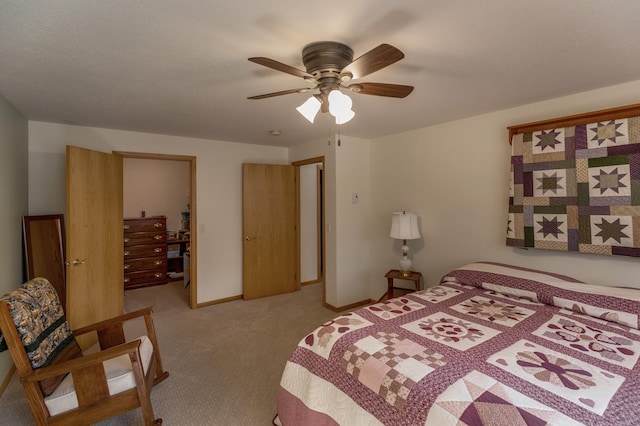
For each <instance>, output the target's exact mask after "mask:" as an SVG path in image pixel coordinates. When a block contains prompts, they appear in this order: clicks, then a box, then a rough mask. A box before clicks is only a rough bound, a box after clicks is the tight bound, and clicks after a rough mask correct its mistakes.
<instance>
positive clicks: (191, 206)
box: [114, 151, 198, 309]
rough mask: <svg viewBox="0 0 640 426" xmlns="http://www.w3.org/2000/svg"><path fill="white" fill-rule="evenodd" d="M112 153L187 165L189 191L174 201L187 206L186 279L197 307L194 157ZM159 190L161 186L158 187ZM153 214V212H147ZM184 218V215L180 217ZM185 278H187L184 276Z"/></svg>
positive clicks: (171, 224)
mask: <svg viewBox="0 0 640 426" xmlns="http://www.w3.org/2000/svg"><path fill="white" fill-rule="evenodd" d="M114 154H118V155H120V156H122V157H123V158H125V159H140V160H161V161H179V162H186V164H187V165H188V186H189V191H188V192H187V193H184V194H182V195H180V196H178V199H176V200H175V202H176V203H179V204H180V205H184V207H185V208H186V207H188V209H186V210H187V211H188V215H189V217H188V220H189V222H190V223H189V228H190V230H191V232H190V241H189V246H190V256H189V257H188V258H189V265H188V271H185V272H188V273H187V274H185V275H187V276H188V280H189V285H188V288H189V307H190V308H191V309H194V308H196V307H197V300H198V297H197V232H196V230H197V229H198V228H197V217H196V212H197V209H196V157H193V156H183V155H165V154H148V153H135V152H121V151H120V152H114ZM158 190H161V188H158ZM148 213H151V214H153V212H148ZM183 216H184V215H183ZM180 219H184V217H182V218H180ZM180 219H177V218H171V220H170V221H169V218H168V228H167V229H168V230H171V229H172V227H174V228H175V227H177V225H176V226H174V225H175V224H176V223H177V222H178V220H180ZM185 279H187V278H186V277H185Z"/></svg>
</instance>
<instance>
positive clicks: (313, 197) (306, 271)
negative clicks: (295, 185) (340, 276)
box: [292, 157, 326, 303]
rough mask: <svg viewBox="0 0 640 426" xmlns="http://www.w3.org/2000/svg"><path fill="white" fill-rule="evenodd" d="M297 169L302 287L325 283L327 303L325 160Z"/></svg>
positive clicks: (313, 160) (299, 165) (302, 164)
mask: <svg viewBox="0 0 640 426" xmlns="http://www.w3.org/2000/svg"><path fill="white" fill-rule="evenodd" d="M292 165H293V166H295V167H297V168H298V173H297V175H298V176H299V188H300V194H299V200H300V201H299V202H300V209H299V211H300V217H299V224H300V269H301V271H300V280H301V285H303V286H304V285H309V284H315V283H318V282H321V283H322V288H323V291H322V294H323V303H326V293H325V288H324V277H325V236H324V217H325V213H324V157H315V158H309V159H306V160H301V161H295V162H293V163H292Z"/></svg>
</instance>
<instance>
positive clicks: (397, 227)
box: [389, 212, 421, 240]
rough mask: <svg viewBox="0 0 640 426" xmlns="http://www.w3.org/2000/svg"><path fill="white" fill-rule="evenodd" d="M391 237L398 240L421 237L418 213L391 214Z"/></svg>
mask: <svg viewBox="0 0 640 426" xmlns="http://www.w3.org/2000/svg"><path fill="white" fill-rule="evenodd" d="M389 236H390V237H391V238H395V239H396V240H415V239H418V238H421V235H420V230H419V229H418V215H417V214H415V213H405V212H396V213H392V214H391V232H390V233H389Z"/></svg>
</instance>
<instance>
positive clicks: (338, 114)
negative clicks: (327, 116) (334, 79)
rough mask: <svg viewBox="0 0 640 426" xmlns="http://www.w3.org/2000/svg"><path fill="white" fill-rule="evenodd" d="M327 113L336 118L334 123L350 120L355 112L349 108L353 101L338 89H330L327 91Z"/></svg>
mask: <svg viewBox="0 0 640 426" xmlns="http://www.w3.org/2000/svg"><path fill="white" fill-rule="evenodd" d="M328 99H329V113H331V115H333V116H334V117H335V118H336V124H344V123H346V122H348V121H349V120H351V119H352V118H353V117H354V116H355V115H356V114H355V112H353V111H352V110H351V106H352V105H353V101H352V100H351V98H350V97H349V96H347V95H345V94H344V93H342V92H341V91H339V90H332V91H331V92H330V93H329V97H328Z"/></svg>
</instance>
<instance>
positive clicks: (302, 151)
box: [289, 136, 371, 307]
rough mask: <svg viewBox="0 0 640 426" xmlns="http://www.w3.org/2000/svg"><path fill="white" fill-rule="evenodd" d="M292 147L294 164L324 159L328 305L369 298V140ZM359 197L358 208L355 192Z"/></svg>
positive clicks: (322, 141) (332, 140)
mask: <svg viewBox="0 0 640 426" xmlns="http://www.w3.org/2000/svg"><path fill="white" fill-rule="evenodd" d="M339 139H340V143H338V142H337V140H338V138H335V137H331V138H329V140H318V141H314V142H311V143H307V144H303V145H300V146H296V147H292V148H290V152H289V158H290V161H292V162H293V161H299V160H304V159H308V158H314V157H319V156H324V157H325V170H324V172H325V173H324V175H325V213H326V217H325V237H326V241H325V246H326V247H325V250H326V253H325V260H326V266H325V269H326V277H325V291H326V302H327V303H328V304H329V305H331V306H334V307H342V306H347V305H350V304H353V303H357V302H361V301H363V300H365V299H369V292H370V290H369V288H370V280H369V269H370V260H369V254H370V232H369V231H370V225H369V217H370V202H371V189H370V188H371V186H370V182H369V180H370V173H369V162H370V160H369V141H367V140H364V139H357V138H350V137H346V136H342V137H341V138H339ZM354 192H356V193H358V194H359V201H358V203H357V204H353V203H352V194H353V193H354Z"/></svg>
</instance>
